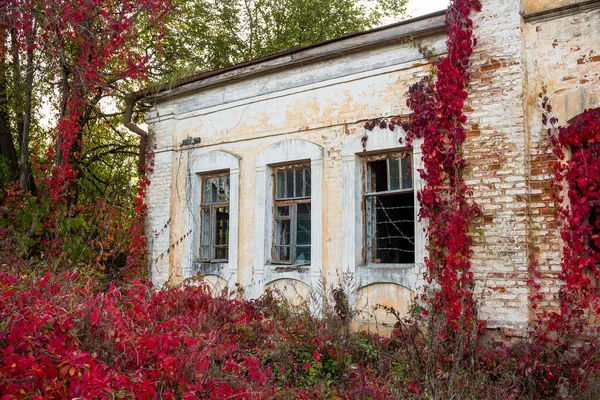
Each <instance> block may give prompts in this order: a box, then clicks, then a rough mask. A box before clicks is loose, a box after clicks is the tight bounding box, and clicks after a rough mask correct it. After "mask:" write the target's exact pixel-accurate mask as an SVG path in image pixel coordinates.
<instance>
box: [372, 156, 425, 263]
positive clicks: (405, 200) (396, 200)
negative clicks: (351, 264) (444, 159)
mask: <svg viewBox="0 0 600 400" xmlns="http://www.w3.org/2000/svg"><path fill="white" fill-rule="evenodd" d="M410 161H411V155H410V154H406V155H398V154H395V155H386V156H378V157H372V158H365V178H366V179H365V183H366V188H365V194H364V206H365V207H364V210H365V228H366V232H365V237H366V243H365V247H366V248H365V250H366V254H365V255H366V262H367V263H382V264H412V263H414V262H415V199H414V189H413V178H412V168H411V162H410Z"/></svg>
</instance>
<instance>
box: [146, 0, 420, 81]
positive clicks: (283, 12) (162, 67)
mask: <svg viewBox="0 0 600 400" xmlns="http://www.w3.org/2000/svg"><path fill="white" fill-rule="evenodd" d="M407 1H408V0H368V1H362V2H361V1H357V0H234V1H231V0H175V4H176V5H177V7H178V9H179V14H173V15H172V16H171V18H170V19H169V21H168V22H167V26H168V31H169V32H170V34H169V35H167V36H166V37H165V41H164V43H163V56H162V59H161V63H159V64H158V65H157V69H156V71H155V73H156V75H155V76H154V78H155V79H157V80H168V79H173V78H177V77H181V76H184V75H189V74H192V73H197V72H200V71H206V70H213V69H218V68H222V67H225V66H229V65H233V64H237V63H241V62H244V61H248V60H251V59H255V58H258V57H262V56H265V55H268V54H273V53H276V52H277V51H281V50H286V49H295V48H298V47H303V46H308V45H311V44H315V43H318V42H323V41H325V40H329V39H333V38H335V37H340V36H343V35H347V34H350V33H354V32H358V31H362V30H365V29H369V28H372V27H374V26H376V25H378V24H380V23H381V21H382V19H383V18H384V17H386V16H388V17H392V18H396V19H398V18H400V17H403V16H405V12H406V8H405V4H406V2H407Z"/></svg>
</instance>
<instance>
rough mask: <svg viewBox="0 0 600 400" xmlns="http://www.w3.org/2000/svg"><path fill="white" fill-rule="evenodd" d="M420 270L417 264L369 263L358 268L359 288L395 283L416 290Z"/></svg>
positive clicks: (357, 279) (357, 280)
mask: <svg viewBox="0 0 600 400" xmlns="http://www.w3.org/2000/svg"><path fill="white" fill-rule="evenodd" d="M417 274H418V270H417V268H416V264H415V263H410V264H376V263H368V264H364V265H359V266H357V267H356V283H357V288H359V289H360V288H361V287H365V286H369V285H373V284H376V283H394V284H397V285H401V286H405V287H407V288H409V289H414V287H415V284H416V278H417Z"/></svg>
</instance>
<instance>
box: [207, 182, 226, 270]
mask: <svg viewBox="0 0 600 400" xmlns="http://www.w3.org/2000/svg"><path fill="white" fill-rule="evenodd" d="M229 197H230V185H229V174H228V173H222V174H211V175H204V176H202V194H201V202H200V213H201V217H200V261H204V262H227V261H228V259H229Z"/></svg>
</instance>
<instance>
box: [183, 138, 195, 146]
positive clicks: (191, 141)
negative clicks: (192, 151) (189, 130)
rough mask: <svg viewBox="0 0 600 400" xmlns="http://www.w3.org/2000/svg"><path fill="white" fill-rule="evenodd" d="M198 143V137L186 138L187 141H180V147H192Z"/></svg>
mask: <svg viewBox="0 0 600 400" xmlns="http://www.w3.org/2000/svg"><path fill="white" fill-rule="evenodd" d="M198 143H200V138H199V137H195V138H187V139H183V140H182V141H181V147H183V146H193V145H195V144H198Z"/></svg>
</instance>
